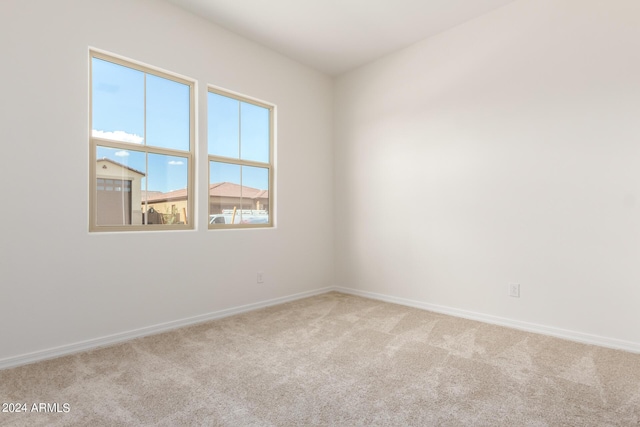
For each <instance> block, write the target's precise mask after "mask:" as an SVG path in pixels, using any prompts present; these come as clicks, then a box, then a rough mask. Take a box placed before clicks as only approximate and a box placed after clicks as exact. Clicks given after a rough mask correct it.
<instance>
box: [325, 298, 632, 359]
mask: <svg viewBox="0 0 640 427" xmlns="http://www.w3.org/2000/svg"><path fill="white" fill-rule="evenodd" d="M333 290H335V291H337V292H342V293H345V294H350V295H356V296H361V297H365V298H370V299H375V300H379V301H385V302H390V303H394V304H400V305H405V306H408V307H414V308H420V309H423V310H427V311H432V312H434V313H441V314H448V315H450V316H456V317H462V318H465V319H470V320H477V321H479V322H484V323H490V324H493V325H499V326H506V327H508V328H513V329H519V330H522V331H527V332H533V333H537V334H542V335H549V336H552V337H557V338H563V339H567V340H570V341H577V342H580V343H584V344H593V345H597V346H600V347H607V348H613V349H616V350H624V351H629V352H632V353H640V343H636V342H632V341H624V340H619V339H615V338H607V337H602V336H598V335H591V334H585V333H583V332H576V331H569V330H566V329H561V328H555V327H550V326H544V325H538V324H535V323H528V322H521V321H519V320H512V319H507V318H503V317H498V316H492V315H488V314H483V313H476V312H472V311H466V310H460V309H457V308H451V307H445V306H441V305H436V304H428V303H424V302H421V301H415V300H410V299H406V298H399V297H394V296H389V295H383V294H377V293H374V292H367V291H361V290H358V289H352V288H343V287H335V288H333Z"/></svg>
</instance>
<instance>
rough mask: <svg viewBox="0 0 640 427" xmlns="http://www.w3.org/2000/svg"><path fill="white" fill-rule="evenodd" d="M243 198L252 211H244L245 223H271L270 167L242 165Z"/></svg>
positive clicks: (243, 218) (243, 219) (243, 220)
mask: <svg viewBox="0 0 640 427" xmlns="http://www.w3.org/2000/svg"><path fill="white" fill-rule="evenodd" d="M241 169H242V199H243V201H244V202H245V203H244V204H245V206H247V205H248V204H250V205H251V207H250V208H249V209H250V210H251V211H250V212H246V211H243V215H242V222H243V223H245V224H268V223H269V169H267V168H258V167H253V166H242V167H241Z"/></svg>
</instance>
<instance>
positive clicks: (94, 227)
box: [89, 48, 196, 232]
mask: <svg viewBox="0 0 640 427" xmlns="http://www.w3.org/2000/svg"><path fill="white" fill-rule="evenodd" d="M93 58H97V59H101V60H104V61H108V62H111V63H114V64H117V65H121V66H124V67H128V68H132V69H134V70H138V71H141V72H143V73H146V74H151V75H154V76H157V77H161V78H164V79H168V80H172V81H174V82H178V83H182V84H184V85H187V86H188V87H189V150H188V151H184V150H178V149H170V148H162V147H155V146H149V145H147V144H146V134H145V141H144V144H134V143H129V142H122V141H114V140H110V139H103V138H98V137H95V136H93V132H92V129H93V111H92V106H93V85H92V82H93V74H92V64H93ZM195 93H196V81H195V80H191V79H188V78H186V77H183V76H179V75H177V74H173V73H169V72H167V71H163V70H160V69H158V68H155V67H151V66H149V65H146V64H142V63H140V62H137V61H133V60H131V59H127V58H124V57H121V56H119V55H114V54H112V53H108V52H105V51H101V50H97V49H94V48H91V49H89V231H90V232H105V231H106V232H112V231H161V230H163V231H164V230H193V229H194V224H195V199H194V194H195V179H194V176H195V172H194V171H195V161H196V159H195V152H196V147H195V146H196V143H195V138H196V137H195V135H196V132H195V121H196V109H195ZM144 109H145V116H146V110H147V105H146V100H145V106H144ZM145 121H146V120H145ZM145 127H146V125H145ZM145 133H146V130H145ZM97 146H102V147H108V148H114V149H121V150H132V151H138V152H143V153H145V154H159V155H167V156H178V157H184V158H186V159H187V161H188V166H187V213H186V216H187V217H186V218H185V219H184V224H142V225H134V224H130V225H98V223H97V211H98V206H97V199H98V197H97V171H96V165H97V159H96V152H97Z"/></svg>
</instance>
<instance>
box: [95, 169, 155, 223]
mask: <svg viewBox="0 0 640 427" xmlns="http://www.w3.org/2000/svg"><path fill="white" fill-rule="evenodd" d="M144 176H145V174H144V173H143V172H140V171H139V170H136V169H133V168H130V167H128V166H125V165H123V164H121V163H118V162H114V161H113V160H110V159H106V158H103V159H98V160H97V163H96V178H97V180H96V181H97V182H96V185H97V187H96V189H97V191H96V197H97V200H96V202H97V203H96V208H97V209H96V215H97V217H98V218H97V224H98V225H125V224H133V225H141V224H142V210H141V209H140V206H141V201H142V193H141V191H140V188H141V184H142V178H144Z"/></svg>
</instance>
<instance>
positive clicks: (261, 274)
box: [256, 271, 264, 283]
mask: <svg viewBox="0 0 640 427" xmlns="http://www.w3.org/2000/svg"><path fill="white" fill-rule="evenodd" d="M256 282H257V283H264V275H263V273H262V271H258V275H257V277H256Z"/></svg>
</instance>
